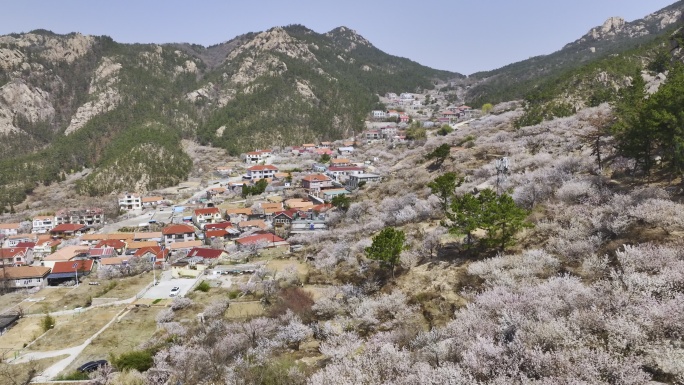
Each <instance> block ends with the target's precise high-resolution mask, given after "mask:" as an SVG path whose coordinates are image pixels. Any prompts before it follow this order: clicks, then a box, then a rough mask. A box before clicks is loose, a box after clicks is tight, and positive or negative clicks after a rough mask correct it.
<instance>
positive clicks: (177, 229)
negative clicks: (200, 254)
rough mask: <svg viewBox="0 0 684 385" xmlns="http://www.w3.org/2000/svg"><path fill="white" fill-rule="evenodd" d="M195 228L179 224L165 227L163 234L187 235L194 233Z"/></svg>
mask: <svg viewBox="0 0 684 385" xmlns="http://www.w3.org/2000/svg"><path fill="white" fill-rule="evenodd" d="M194 232H195V228H194V227H192V226H190V225H185V224H178V225H171V226H167V227H164V229H163V230H162V234H164V235H170V234H187V233H194Z"/></svg>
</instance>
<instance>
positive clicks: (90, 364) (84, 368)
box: [76, 360, 109, 373]
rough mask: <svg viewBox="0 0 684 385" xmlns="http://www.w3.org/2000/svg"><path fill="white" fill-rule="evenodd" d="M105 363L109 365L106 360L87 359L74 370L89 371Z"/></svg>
mask: <svg viewBox="0 0 684 385" xmlns="http://www.w3.org/2000/svg"><path fill="white" fill-rule="evenodd" d="M105 365H109V362H107V360H97V361H88V362H86V363H85V364H83V365H81V366H79V367H78V369H76V370H78V371H79V372H81V373H90V372H94V371H96V370H97V369H99V368H100V367H102V366H105Z"/></svg>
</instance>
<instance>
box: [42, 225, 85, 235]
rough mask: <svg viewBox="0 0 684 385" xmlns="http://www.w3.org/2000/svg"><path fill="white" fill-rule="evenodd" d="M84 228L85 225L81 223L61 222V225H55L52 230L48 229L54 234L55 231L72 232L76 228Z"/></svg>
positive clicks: (76, 229)
mask: <svg viewBox="0 0 684 385" xmlns="http://www.w3.org/2000/svg"><path fill="white" fill-rule="evenodd" d="M84 228H85V225H81V224H78V223H62V224H61V225H57V226H55V227H54V228H53V229H52V230H50V232H51V233H53V234H56V233H73V232H76V231H78V230H82V229H84Z"/></svg>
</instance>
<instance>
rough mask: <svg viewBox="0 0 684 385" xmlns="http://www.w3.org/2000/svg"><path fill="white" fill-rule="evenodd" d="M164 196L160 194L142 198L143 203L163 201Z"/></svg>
mask: <svg viewBox="0 0 684 385" xmlns="http://www.w3.org/2000/svg"><path fill="white" fill-rule="evenodd" d="M163 200H164V197H159V196H154V197H144V198H143V199H142V203H152V202H159V201H163Z"/></svg>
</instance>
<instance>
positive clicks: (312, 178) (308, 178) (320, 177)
mask: <svg viewBox="0 0 684 385" xmlns="http://www.w3.org/2000/svg"><path fill="white" fill-rule="evenodd" d="M302 180H305V181H307V182H324V181H328V180H331V179H330V178H329V177H328V176H326V175H323V174H314V175H307V176H305V177H304V178H302Z"/></svg>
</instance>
